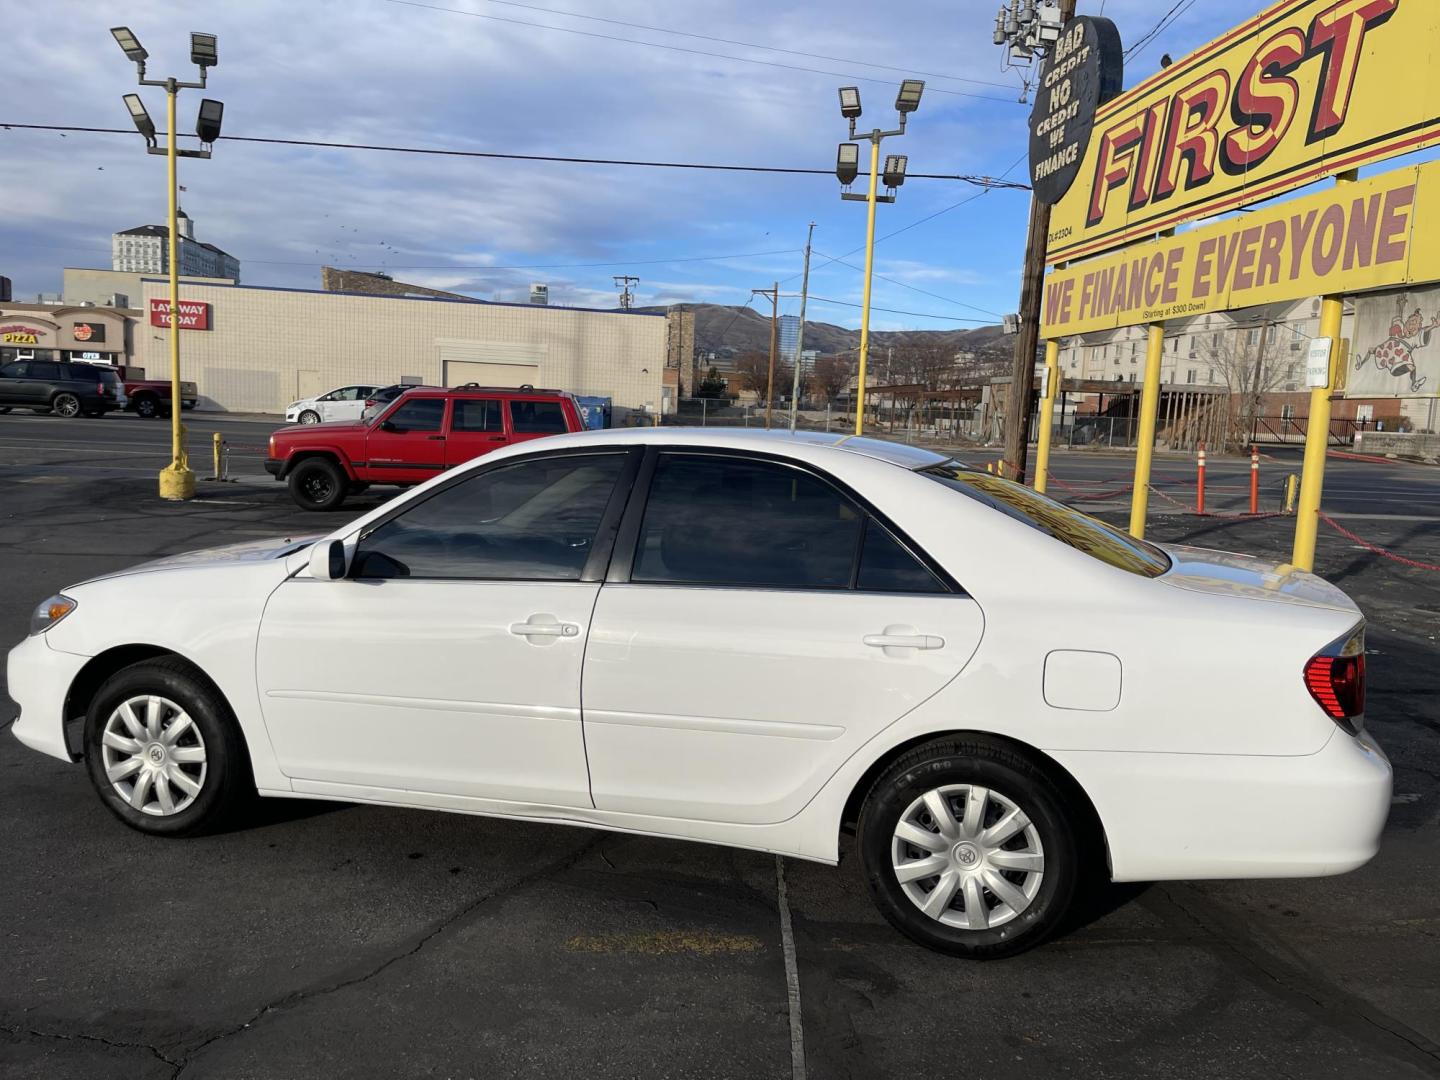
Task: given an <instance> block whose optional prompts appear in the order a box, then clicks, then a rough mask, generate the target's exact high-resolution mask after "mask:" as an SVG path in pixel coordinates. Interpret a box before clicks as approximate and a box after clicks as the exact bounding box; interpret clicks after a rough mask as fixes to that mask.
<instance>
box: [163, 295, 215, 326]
mask: <svg viewBox="0 0 1440 1080" xmlns="http://www.w3.org/2000/svg"><path fill="white" fill-rule="evenodd" d="M177 321H178V322H179V324H180V329H181V330H209V329H210V305H209V304H207V303H205V302H204V301H202V300H181V301H180V310H179V318H178V320H177ZM150 325H151V326H165V327H168V326H169V325H170V301H169V300H151V301H150Z"/></svg>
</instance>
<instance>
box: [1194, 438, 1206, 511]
mask: <svg viewBox="0 0 1440 1080" xmlns="http://www.w3.org/2000/svg"><path fill="white" fill-rule="evenodd" d="M1195 512H1196V513H1197V514H1203V513H1205V444H1204V443H1203V442H1202V443H1201V444H1200V450H1199V455H1198V456H1197V457H1196V459H1195Z"/></svg>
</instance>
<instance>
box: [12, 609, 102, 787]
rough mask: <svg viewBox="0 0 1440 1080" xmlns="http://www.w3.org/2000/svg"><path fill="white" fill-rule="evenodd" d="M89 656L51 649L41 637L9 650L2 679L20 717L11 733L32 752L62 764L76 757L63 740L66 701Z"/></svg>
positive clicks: (25, 641) (35, 637) (28, 639)
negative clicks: (45, 755) (18, 708)
mask: <svg viewBox="0 0 1440 1080" xmlns="http://www.w3.org/2000/svg"><path fill="white" fill-rule="evenodd" d="M89 660H90V658H89V657H88V656H78V655H76V654H74V653H67V652H60V651H59V650H58V649H52V648H51V647H50V644H49V642H47V641H46V640H45V635H44V634H36V635H34V636H32V637H28V638H26V639H25V640H24V641H22V642H21V643H20V644H19V645H16V646H15V647H14V648H13V649H11V650H10V656H9V659H8V661H7V663H6V665H5V678H6V681H7V683H8V687H9V691H10V696H11V697H12V698H14V699H15V700H16V701H17V702H18V703H19V705H20V715H19V717H18V718H17V719H16V721H15V723H14V724H12V725H11V727H10V730H11V731H12V732H14V734H15V737H16V738H17V739H19V740H20V741H21V742H22V743H24V744H25V745H26V746H28V747H30V749H32V750H39V751H40V752H41V753H42V754H49V755H50V756H51V757H57V758H59V759H60V760H61V761H74V760H75V756H74V755H73V754H71V753H70V748H69V745H68V743H67V742H66V738H65V721H66V716H65V698H66V697H67V696H68V695H69V693H70V687H71V685H72V684H73V683H74V682H75V676H77V675H78V674H80V669H81V668H83V667H84V666H85V664H86V663H87V662H88V661H89Z"/></svg>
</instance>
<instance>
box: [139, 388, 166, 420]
mask: <svg viewBox="0 0 1440 1080" xmlns="http://www.w3.org/2000/svg"><path fill="white" fill-rule="evenodd" d="M135 415H136V416H138V417H140V419H142V420H153V419H155V417H157V416H159V415H160V403H159V402H157V401H156V400H155V399H154V398H153V397H151V396H150V395H149V394H141V395H140V396H139V397H137V398H136V399H135Z"/></svg>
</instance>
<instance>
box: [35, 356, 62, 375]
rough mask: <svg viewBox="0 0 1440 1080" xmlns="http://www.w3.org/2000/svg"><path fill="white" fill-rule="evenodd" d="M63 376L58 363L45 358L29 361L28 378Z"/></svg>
mask: <svg viewBox="0 0 1440 1080" xmlns="http://www.w3.org/2000/svg"><path fill="white" fill-rule="evenodd" d="M64 377H65V375H64V373H63V372H62V371H61V369H60V365H59V364H54V363H50V362H49V361H46V360H32V361H30V378H32V379H63V378H64Z"/></svg>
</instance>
